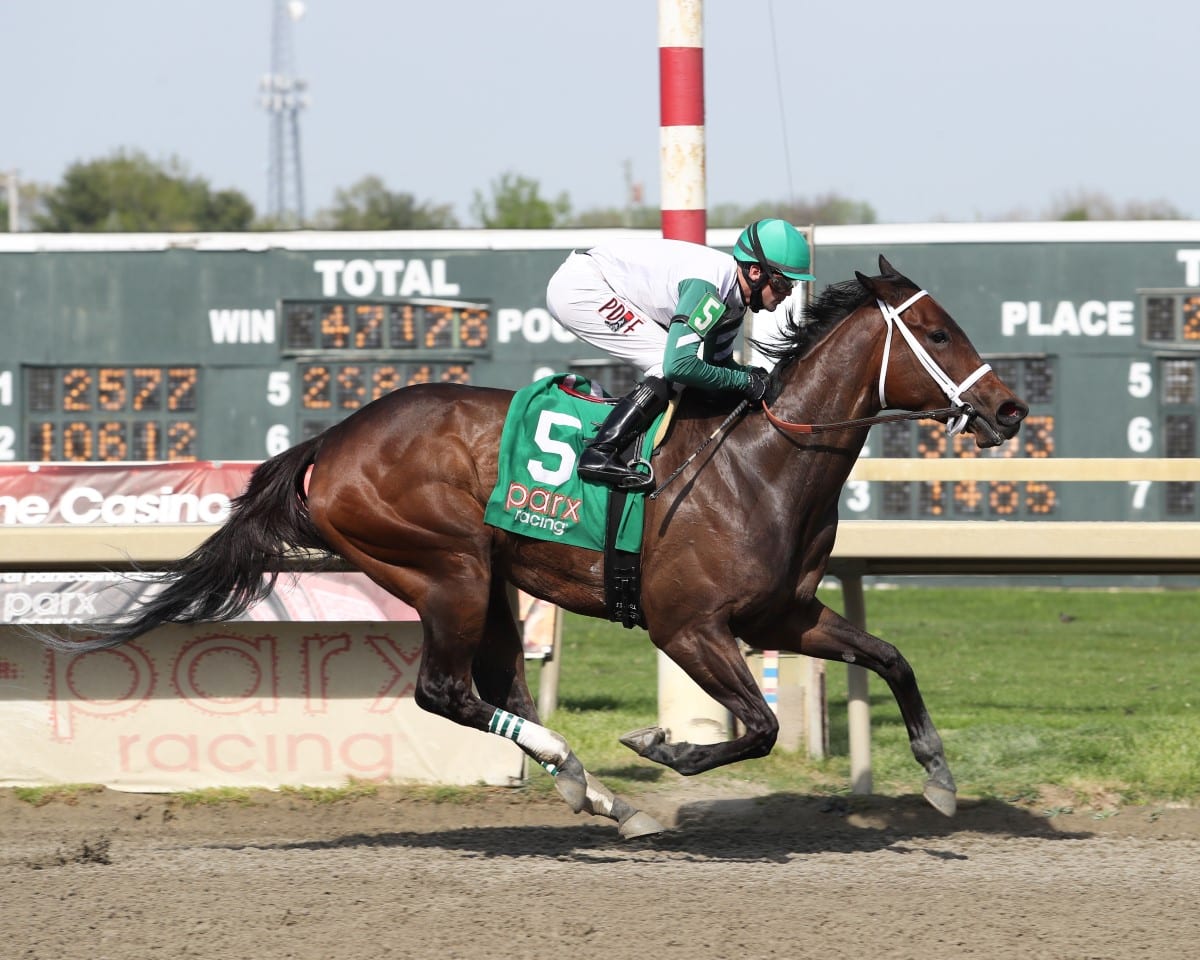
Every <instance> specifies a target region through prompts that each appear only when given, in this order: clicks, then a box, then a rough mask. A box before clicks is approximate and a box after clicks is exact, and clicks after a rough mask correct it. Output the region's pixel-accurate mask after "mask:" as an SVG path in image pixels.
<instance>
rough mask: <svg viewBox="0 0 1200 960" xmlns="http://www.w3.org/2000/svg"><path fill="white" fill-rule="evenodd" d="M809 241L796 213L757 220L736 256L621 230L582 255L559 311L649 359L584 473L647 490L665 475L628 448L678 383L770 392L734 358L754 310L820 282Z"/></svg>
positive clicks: (554, 293)
mask: <svg viewBox="0 0 1200 960" xmlns="http://www.w3.org/2000/svg"><path fill="white" fill-rule="evenodd" d="M810 263H811V255H810V253H809V249H808V241H807V240H805V238H804V235H803V234H802V233H800V231H799V230H797V229H796V228H795V227H793V226H792V225H791V224H790V223H787V222H786V221H784V220H774V219H771V220H757V221H755V222H754V223H752V224H750V225H749V226H748V227H746V229H745V230H743V231H742V233H741V236H739V237H738V239H737V243H736V244H735V245H734V249H733V255H732V256H730V255H729V254H727V253H721V252H720V251H718V250H714V249H712V248H711V247H706V246H702V245H700V244H695V243H688V242H686V241H683V240H665V239H658V238H654V239H630V240H614V241H612V242H610V243H605V244H601V245H600V246H596V247H593V248H592V249H590V250H587V251H582V252H581V251H576V252H573V253H571V254H570V255H569V256H568V257H567V259H566V261H565V262H564V263H563V264H562V266H560V267H559V268H558V270H557V271H556V272H555V274H554V276H553V277H551V278H550V283H549V285H548V286H547V288H546V304H547V306H548V307H549V309H550V313H551V315H552V316H553V317H554V318H555V319H556V320H557V321H558V322H559V323H561V324H562V325H563V326H564V327H566V328H567V329H568V330H570V331H571V332H572V333H574V334H575V335H576V336H577V337H579V339H581V340H584V341H586V342H587V343H590V344H591V345H592V346H594V347H598V348H600V349H601V350H604V351H605V352H606V353H609V354H611V355H612V356H614V357H617V358H618V359H620V360H624V361H626V362H627V363H631V364H634V365H635V366H637V367H640V368H641V370H642V372H643V375H644V379H643V381H642V382H641V383H640V384H638V386H637V387H635V388H634V390H633V391H632V392H630V393H629V394H627V395H626V396H624V397H622V398H621V399H620V400H618V401H617V403H616V405H615V406H614V407H613V409H612V412H611V413H610V414H609V415H608V418H607V419H606V420H605V421H604V423H603V424H602V425H601V427H600V430H599V432H598V433H597V434H596V436H595V438H594V439H593V440H592V441H591V442H590V443H589V444H588V446H587V449H585V450H584V451H583V454H582V455H581V456H580V458H579V467H578V472H579V476H580V477H582V478H583V479H584V480H589V481H591V482H593V483H602V484H606V485H608V486H612V487H618V488H620V489H625V490H645V489H647V488H649V487H650V486H652V485H653V483H654V480H653V477H652V476H650V475H647V474H644V473H640V472H638V471H637V470H636V469H634V468H633V467H632V466H631V465H629V464H626V463H623V462H622V461H621V458H620V453H621V451H622V450H623V449H624V448H625V447H626V446H628V444H629V443H630V442H631V441H632V440H633V438H634V437H635V436H637V434H638V433H639V432H641V431H642V430H645V429H646V428H647V427H648V426H649V425H650V424H651V423H652V422H653V421H654V418H655V417H656V416H658V414H660V413H661V412H662V411H663V410H665V409H666V406H667V401H668V400H669V399H670V394H671V389H672V388H673V387H674V388H675V389H679V388H680V387H682V386H690V387H699V388H700V389H703V390H726V391H737V392H740V393H742V394H743V395H745V396H746V397H748V398H750V399H751V400H761V399H762V397H763V394H764V393H765V392H766V389H767V380H768V375H767V371H765V370H763V369H762V368H761V367H747V366H744V365H742V364H740V363H737V362H736V361H735V360H734V359H733V347H734V341H735V340H736V338H737V335H738V332H739V330H740V329H741V321H742V318H743V316H744V315H745V312H746V310H747V308H749V309H750V310H753V311H755V312H757V311H760V310H766V311H772V310H774V309H775V308H776V307H777V306H778V305H779V304H780V303H781V302H783V300H785V299H786V298H787V296H788V295H789V294H790V293H791V292H792V288H793V287H794V286H795V284H796V282H797V281H799V280H810V281H811V280H812V279H813V276H812V274H811V273H809V265H810Z"/></svg>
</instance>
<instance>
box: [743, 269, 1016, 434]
mask: <svg viewBox="0 0 1200 960" xmlns="http://www.w3.org/2000/svg"><path fill="white" fill-rule="evenodd" d="M927 296H929V292H928V291H927V290H918V291H917V292H916V293H914V294H913V295H912V296H911V297H909V298H908V299H907V300H905V301H904V302H903V303H902V304H900V306H898V307H893V306H890V305H889V304H886V303H884V302H883V301H882V300H880V299H878V298H876V300H875V303H876V304H877V305H878V306H879V312H880V314H882V316H883V320H884V323H885V324H887V337H886V339H885V340H884V344H883V363H882V364H881V366H880V370H879V406H880V407H882V408H885V409H886V407H887V405H888V404H887V373H888V364H889V361H890V359H891V353H892V334H893V333H894V332H895V331H896V330H899V331H900V335H901V336H902V337H904V340H905V342H906V343H907V344H908V347H909V349H910V350H912V352H913V356H915V357H916V358H917V360H918V361H919V362H920V364H921V366H922V367H924V368H925V372H926V373H928V374H929V376H930V377H932V378H933V381H934V383H936V384H937V385H938V386H939V387H940V388H941V390H942V393H944V394H945V395H946V399H947V400H949V401H950V406H948V407H942V408H940V409H938V410H919V411H912V412H905V413H885V414H879V415H877V416H874V417H860V418H859V419H856V420H839V421H837V422H835V423H790V422H789V421H787V420H782V419H780V418H779V417H777V416H775V414H773V413H772V412H771V410H770V408H769V407H767V405H766V404H763V413H765V414H766V416H767V419H768V420H770V421H771V423H772V424H774V425H775V426H776V427H778V428H779V429H780V430H782V431H784V432H785V433H803V434H808V433H824V432H825V431H828V430H844V429H848V428H851V427H864V426H871V425H873V424H876V423H894V422H896V421H898V420H931V419H945V421H946V430H947V432H948V433H949V434H950V436H954V435H955V434H956V433H959V432H961V431H962V430H963V428H965V427H966V426H967V425H968V424H969V423H970V422H971V421H972V420H974V419H975V418H976V417H978V416H979V414H978V413H977V412H976V410H975V408H974V407H972V406H971V405H970V404H969V403H967V402H966V401H965V400H963V399H962V395H963V394H964V393H966V392H967V390H969V389H970V388H971V387H972V386H974V385H975V384H976V383H977V382H978V381H979V379H980V378H981V377H983V375H984V374H986V373H987V372H988V371H989V370H991V369H992V366H991V364H989V363H984V364H980V366H979V368H978V369H977V370H975V371H974V372H973V373H971V374H970V375H969V376H967V377H966V379H964V380H963V381H962V382H961V383H955V382H954V380H953V379H952V378H951V377H950V376H949V375H948V374H947V373H946V371H945V370H943V369H942V368H941V367H940V366H938V363H937V361H936V360H934V359H933V357H931V356H930V355H929V352H928V351H927V350H926V349H925V348H924V347H923V346H921V344H920V343H919V342H918V340H917V338H916V336H915V335H914V334H913V332H912V331H911V330H909V328H908V326H907V325H906V324H905V323H904V320H903V319H902V318H901V316H900V315H901V314H902V313H904V311H905V310H907V309H908V308H909V307H911V306H912V305H913V304H914V303H916V302H917V301H918V300H920V299H921V298H922V297H927ZM983 422H984V423H985V425H986V426H987V427H988V429H989V431H991V433H992V434H993V436H994V437H995V439H997V440H998V439H999V437H998V436H996V432H995V430H993V429H992V427H991V424H988V423H987V421H983Z"/></svg>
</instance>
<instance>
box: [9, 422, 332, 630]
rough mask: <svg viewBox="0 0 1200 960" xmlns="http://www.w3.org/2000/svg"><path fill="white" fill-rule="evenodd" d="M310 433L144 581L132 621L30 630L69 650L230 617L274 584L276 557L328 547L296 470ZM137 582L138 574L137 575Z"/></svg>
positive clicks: (308, 456) (259, 471) (309, 457)
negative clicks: (66, 631) (190, 545)
mask: <svg viewBox="0 0 1200 960" xmlns="http://www.w3.org/2000/svg"><path fill="white" fill-rule="evenodd" d="M320 445H321V438H320V437H314V438H313V439H311V440H307V441H305V442H304V443H301V444H298V445H296V446H294V447H292V448H291V449H289V450H286V451H284V452H283V453H281V454H279V456H277V457H272V458H271V459H270V460H267V461H265V462H264V463H262V464H260V465H259V466H258V467H257V468H256V469H255V471H254V473H252V474H251V476H250V482H249V484H247V486H246V490H245V492H244V493H242V495H241V496H239V497H237V498H236V499H235V500H234V501H233V508H232V510H231V512H230V514H229V519H228V520H226V521H225V523H224V524H223V525H222V526H221V528H220V529H219V530H218V531H217V532H216V533H214V534H213V535H212V536H211V537H209V538H208V539H207V540H205V541H204V542H203V543H202V544H200V546H198V547H197V548H196V549H195V550H194V551H193V552H192V553H190V554H188V555H187V556H186V557H183V558H182V559H180V560H176V561H174V562H173V563H171V564H170V565H169V566H168V567H167V568H166V569H165V570H163V571H162V572H161V573H160V574H155V575H154V576H153V577H151V578H149V582H151V583H161V584H164V585H165V586H164V589H163V590H162V591H161V592H159V593H157V594H156V595H154V596H153V597H151V598H150V599H148V600H146V601H145V602H143V603H140V604H139V605H138V606H137V608H136V609H135V610H134V611H133V617H132V619H121V620H115V621H111V622H100V623H89V624H82V625H80V626H78V627H75V628H73V629H75V630H87V631H88V632H89V634H93V636H89V638H88V639H87V640H85V641H78V640H71V639H69V638H66V637H60V636H56V635H54V634H52V633H49V632H48V631H42V630H32V631H31V632H32V633H33V634H34V635H35V636H37V638H38V639H39V640H41V641H42V642H43V643H45V644H47V645H49V646H52V647H54V648H56V649H59V650H64V651H67V652H71V653H84V652H86V651H88V650H100V649H103V648H105V647H115V646H117V645H118V644H122V643H125V642H126V641H127V640H132V639H134V637H138V636H141V635H142V634H143V633H145V632H146V631H148V630H152V629H154V628H155V627H158V626H161V625H162V624H165V623H201V622H216V621H221V620H231V619H233V618H234V617H236V616H238V615H239V614H241V613H243V612H245V610H246V608H247V607H249V606H250V605H251V604H252V603H254V602H256V601H258V600H261V599H262V598H263V597H265V596H266V595H267V594H268V593H270V592H271V588H272V587H273V586H274V585H275V580H276V578H277V577H278V574H279V571H278V570H277V569H276V567H277V564H278V561H279V560H280V559H281V558H282V557H284V556H286V555H287V554H288V553H290V552H292V551H293V550H297V549H307V550H317V551H322V552H328V549H329V548H328V546H327V545H326V544H325V542H324V541H323V540H322V539H321V535H320V534H319V533H318V532H317V529H316V527H314V526H313V522H312V519H311V518H310V517H309V515H308V510H307V509H306V507H305V504H304V492H303V484H304V475H305V472H306V471H307V469H308V467H309V465H310V464H311V463H312V462H313V461H314V459H315V458H316V452H317V448H318V447H320ZM138 580H139V581H142V582H145V578H142V577H138Z"/></svg>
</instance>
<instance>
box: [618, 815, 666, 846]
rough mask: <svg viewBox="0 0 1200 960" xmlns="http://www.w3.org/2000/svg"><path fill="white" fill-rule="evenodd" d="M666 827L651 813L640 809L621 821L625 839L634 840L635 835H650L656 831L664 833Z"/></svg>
mask: <svg viewBox="0 0 1200 960" xmlns="http://www.w3.org/2000/svg"><path fill="white" fill-rule="evenodd" d="M666 829H667V828H666V827H664V826H663V825H662V824H661V823H659V822H658V821H657V820H655V819H654V818H653V817H652V816H650V814H648V813H642V811H641V810H639V811H638V812H637V813H635V814H634V815H633V816H631V817H629V818H628V819H626V820H622V821H621V826H620V828H619V832H620V834H621V837H622V838H623V839H625V840H632V839H634V838H635V837H648V836H650V835H652V834H655V833H664V832H666Z"/></svg>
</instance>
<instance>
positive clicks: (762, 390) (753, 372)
mask: <svg viewBox="0 0 1200 960" xmlns="http://www.w3.org/2000/svg"><path fill="white" fill-rule="evenodd" d="M746 377H747V378H748V382H747V383H746V386H744V387H743V388H742V393H743V394H744V395H745V396H746V398H747V399H749V400H762V398H763V397H765V396H766V394H767V387H769V386H770V385H771V374H770V373H768V372H767V371H766V370H764V369H763V368H762V367H751V368H750V369H749V370H747V371H746Z"/></svg>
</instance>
